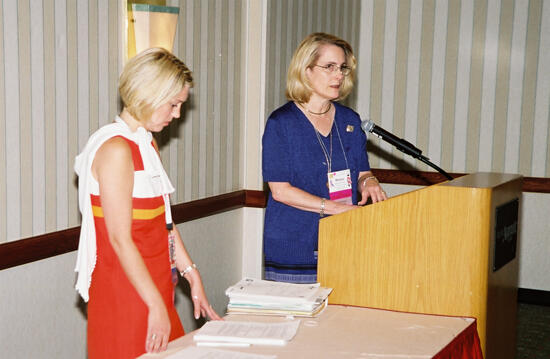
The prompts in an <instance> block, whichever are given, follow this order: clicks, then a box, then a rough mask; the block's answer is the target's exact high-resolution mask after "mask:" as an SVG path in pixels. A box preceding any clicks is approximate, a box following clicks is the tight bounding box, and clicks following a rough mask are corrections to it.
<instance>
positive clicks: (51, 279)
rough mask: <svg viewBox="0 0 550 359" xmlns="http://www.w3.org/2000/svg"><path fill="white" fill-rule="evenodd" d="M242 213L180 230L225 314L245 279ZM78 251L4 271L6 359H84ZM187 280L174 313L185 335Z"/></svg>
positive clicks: (0, 276)
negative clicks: (232, 290)
mask: <svg viewBox="0 0 550 359" xmlns="http://www.w3.org/2000/svg"><path fill="white" fill-rule="evenodd" d="M243 212H244V211H243V209H239V210H235V211H231V212H225V213H222V214H219V215H215V216H211V217H206V218H203V219H201V220H198V221H194V222H191V223H185V224H182V225H179V226H178V229H179V230H180V231H181V233H182V235H183V238H184V241H185V244H186V246H187V249H188V250H189V252H190V253H191V254H192V258H193V260H194V261H195V263H196V264H197V266H198V268H199V269H200V272H201V276H202V278H203V282H204V284H205V290H206V293H207V295H208V298H209V299H210V302H211V304H212V306H213V307H214V309H215V310H216V311H217V312H218V313H220V314H223V313H225V308H226V305H227V299H226V296H225V294H224V292H225V289H226V288H227V287H229V286H230V285H232V284H235V283H236V282H237V281H238V280H240V279H241V277H242V273H241V270H242V264H241V262H242V226H240V225H239V224H240V223H241V222H242V217H243ZM75 261H76V252H71V253H67V254H64V255H60V256H56V257H52V258H48V259H44V260H41V261H38V262H33V263H30V264H26V265H23V266H18V267H14V268H10V269H6V270H2V271H0V283H2V284H1V288H2V290H0V303H2V309H1V310H0V323H2V324H1V325H0V338H2V343H3V345H2V357H3V358H59V359H64V358H67V359H69V358H71V359H74V358H85V357H86V317H85V304H84V303H83V302H82V300H81V299H80V297H79V296H78V294H77V293H76V291H75V290H74V282H75V278H76V277H75V273H74V265H75ZM188 288H189V287H188V285H187V282H186V281H185V280H184V279H182V278H180V283H179V288H177V289H176V309H177V310H178V313H179V315H180V318H181V320H182V322H183V325H184V328H185V330H186V331H191V330H193V329H195V328H197V326H199V325H201V324H202V321H199V322H197V321H195V320H194V319H193V312H192V310H193V309H192V305H191V302H190V299H189V296H188V294H187V293H188V291H189V289H188Z"/></svg>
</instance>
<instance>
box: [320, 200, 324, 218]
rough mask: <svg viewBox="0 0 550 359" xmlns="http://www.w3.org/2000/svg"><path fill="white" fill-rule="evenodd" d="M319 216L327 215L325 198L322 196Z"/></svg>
mask: <svg viewBox="0 0 550 359" xmlns="http://www.w3.org/2000/svg"><path fill="white" fill-rule="evenodd" d="M319 216H320V217H321V218H323V217H324V216H325V199H324V198H321V210H320V211H319Z"/></svg>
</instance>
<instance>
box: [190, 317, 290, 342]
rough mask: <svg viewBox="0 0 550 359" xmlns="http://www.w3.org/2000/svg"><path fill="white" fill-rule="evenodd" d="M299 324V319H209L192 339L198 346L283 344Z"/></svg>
mask: <svg viewBox="0 0 550 359" xmlns="http://www.w3.org/2000/svg"><path fill="white" fill-rule="evenodd" d="M299 325H300V321H299V320H293V321H287V322H282V323H258V322H234V321H211V322H207V323H206V324H205V325H203V326H202V327H201V328H200V329H199V331H198V332H197V334H195V335H194V336H193V340H194V341H196V342H197V345H198V346H220V347H221V346H241V345H242V346H248V345H252V344H256V345H278V346H283V345H286V343H287V342H288V341H289V340H291V339H292V338H294V336H295V335H296V332H297V331H298V326H299ZM224 344H226V345H224ZM231 344H233V345H231Z"/></svg>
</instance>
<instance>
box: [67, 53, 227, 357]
mask: <svg viewBox="0 0 550 359" xmlns="http://www.w3.org/2000/svg"><path fill="white" fill-rule="evenodd" d="M192 85H193V78H192V75H191V72H190V71H189V69H188V68H187V67H186V66H185V64H184V63H183V62H181V61H180V60H179V59H178V58H176V57H175V56H174V55H172V54H171V53H169V52H168V51H166V50H163V49H149V50H146V51H145V52H143V53H141V54H139V55H137V56H136V57H134V58H132V59H131V60H130V61H129V62H128V64H127V65H126V66H125V68H124V70H123V72H122V74H121V77H120V81H119V92H120V95H121V99H122V101H123V104H124V108H123V110H122V112H121V113H120V115H119V116H117V118H116V119H115V122H114V123H111V124H109V125H106V126H104V127H102V128H100V129H99V130H98V131H97V132H95V133H94V134H93V135H92V136H91V137H90V139H89V141H88V143H87V144H86V146H85V148H84V150H83V151H82V153H81V154H80V155H79V156H77V158H76V161H75V170H76V172H77V174H78V175H79V206H80V211H81V212H82V227H81V236H80V242H79V251H78V260H77V266H76V270H77V271H78V272H79V274H78V279H77V284H76V288H77V290H78V291H79V293H80V294H81V295H82V297H83V298H84V300H85V301H88V299H89V303H88V357H89V358H90V359H95V358H135V357H137V356H139V355H141V354H143V353H145V352H159V351H163V350H165V349H166V346H167V344H168V342H169V341H170V340H172V339H175V338H177V337H179V336H182V335H183V334H184V331H183V327H182V325H181V322H180V319H179V317H178V314H177V312H176V310H175V307H174V288H175V284H176V282H177V272H179V273H180V274H181V275H182V276H183V277H185V279H187V280H188V282H189V284H190V287H191V296H192V300H193V305H194V314H195V318H198V317H199V316H201V315H202V316H204V317H210V318H211V319H215V320H217V319H220V317H219V316H218V314H216V312H215V311H214V310H213V309H212V307H211V306H210V304H209V303H208V299H207V298H206V295H205V292H204V288H203V284H202V280H201V277H200V274H199V272H198V270H197V269H196V266H195V265H194V264H193V262H192V260H191V258H190V256H189V254H188V253H187V251H186V249H185V247H184V245H183V242H182V241H181V238H180V234H179V232H178V230H177V228H176V227H175V226H174V225H173V224H172V218H171V212H170V200H169V194H170V193H172V192H173V191H174V188H173V187H172V184H171V183H170V180H169V179H168V177H167V175H166V172H165V171H164V169H163V167H162V164H161V163H160V157H159V154H158V149H157V145H156V142H155V140H154V139H153V137H152V135H151V132H160V131H161V130H162V129H163V128H164V127H166V126H167V125H168V124H170V122H171V121H172V119H173V118H178V117H179V115H180V109H181V106H182V104H183V103H184V102H185V101H186V100H187V97H188V95H189V88H190V87H191V86H192Z"/></svg>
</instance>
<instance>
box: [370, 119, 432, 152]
mask: <svg viewBox="0 0 550 359" xmlns="http://www.w3.org/2000/svg"><path fill="white" fill-rule="evenodd" d="M361 128H362V129H363V131H365V133H369V132H370V133H373V134H374V135H376V136H377V137H378V138H381V139H383V140H384V141H386V142H388V143H389V144H391V145H393V146H395V148H397V149H398V150H399V151H401V152H403V153H406V154H408V155H410V156H412V157H414V158H421V159H426V160H427V159H428V158H426V157H424V156H422V151H421V150H419V149H418V148H416V147H415V146H414V145H413V144H412V143H410V142H408V141H407V140H404V139H402V138H399V137H397V136H395V135H394V134H392V133H390V132H388V131H386V130H384V129H383V128H382V127H378V126H376V125H375V124H374V122H372V121H370V120H364V121H361Z"/></svg>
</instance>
